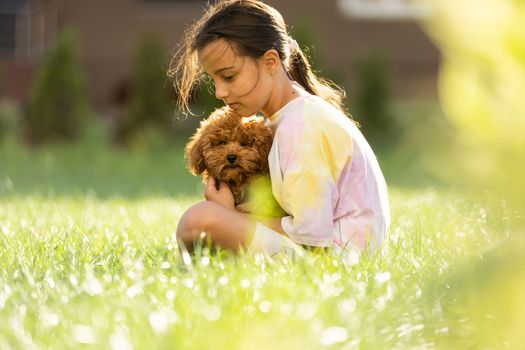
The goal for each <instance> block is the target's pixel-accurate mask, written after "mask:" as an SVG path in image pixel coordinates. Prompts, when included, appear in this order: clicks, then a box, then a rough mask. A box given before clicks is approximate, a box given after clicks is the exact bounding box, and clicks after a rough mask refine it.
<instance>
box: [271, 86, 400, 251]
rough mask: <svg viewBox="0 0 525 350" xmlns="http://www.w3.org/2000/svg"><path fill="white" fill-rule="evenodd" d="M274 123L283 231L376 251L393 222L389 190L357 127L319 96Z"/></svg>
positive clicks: (274, 171) (274, 168) (291, 105)
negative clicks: (282, 211) (368, 246)
mask: <svg viewBox="0 0 525 350" xmlns="http://www.w3.org/2000/svg"><path fill="white" fill-rule="evenodd" d="M270 121H271V122H270V125H271V126H272V128H273V130H274V132H275V136H274V140H273V144H272V148H271V151H270V155H269V165H270V176H271V181H272V191H273V194H274V196H275V198H276V199H277V201H278V202H279V204H280V205H281V207H282V208H283V209H284V210H285V211H286V212H287V213H288V214H289V215H288V216H285V217H283V218H282V219H281V225H282V227H283V230H284V231H285V233H286V234H287V235H288V236H289V237H290V239H291V240H292V241H294V242H295V243H299V244H304V245H309V246H318V247H330V246H334V247H335V246H339V247H354V248H359V249H364V248H365V247H366V246H367V245H368V244H370V247H371V248H372V249H374V248H376V247H377V246H378V245H379V244H380V243H381V241H382V238H383V237H384V235H385V232H386V230H387V228H388V226H389V224H390V208H389V204H388V195H387V186H386V183H385V179H384V177H383V174H382V172H381V169H380V168H379V164H378V162H377V159H376V157H375V155H374V153H373V152H372V149H371V148H370V146H369V145H368V142H367V141H366V140H365V138H364V137H363V135H362V134H361V132H360V131H359V129H358V128H357V127H356V125H355V124H354V123H353V122H352V121H351V120H350V119H349V118H348V117H347V116H346V115H345V114H344V113H343V112H341V111H340V110H338V109H337V108H335V107H333V106H332V105H330V104H329V103H328V102H326V101H325V100H323V99H322V98H320V97H318V96H314V95H305V96H300V97H297V98H295V99H293V100H291V101H290V102H288V103H287V104H286V105H285V106H283V107H282V108H281V109H280V110H278V111H277V112H276V113H275V114H274V115H273V116H272V117H271V118H270Z"/></svg>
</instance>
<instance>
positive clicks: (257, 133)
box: [246, 121, 273, 171]
mask: <svg viewBox="0 0 525 350" xmlns="http://www.w3.org/2000/svg"><path fill="white" fill-rule="evenodd" d="M246 130H247V132H248V133H249V134H250V135H251V136H252V137H253V139H254V148H255V149H257V151H258V152H259V156H260V157H261V159H264V160H265V162H264V163H265V164H266V166H265V169H263V170H264V171H266V170H267V169H266V168H267V164H268V162H267V160H268V154H269V153H270V149H271V148H272V141H273V134H272V131H271V129H270V127H269V126H268V125H266V124H265V123H264V122H263V121H253V122H249V123H248V124H247V125H246Z"/></svg>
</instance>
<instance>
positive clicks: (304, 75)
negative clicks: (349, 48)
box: [168, 0, 345, 114]
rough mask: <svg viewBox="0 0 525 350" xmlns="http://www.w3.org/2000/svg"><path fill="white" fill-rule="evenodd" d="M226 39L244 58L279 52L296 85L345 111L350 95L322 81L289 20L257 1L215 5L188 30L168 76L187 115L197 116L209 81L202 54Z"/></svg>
mask: <svg viewBox="0 0 525 350" xmlns="http://www.w3.org/2000/svg"><path fill="white" fill-rule="evenodd" d="M221 38H222V39H225V40H226V41H228V42H229V43H231V44H232V45H233V47H234V48H235V49H236V50H237V52H238V53H239V54H240V55H244V56H249V57H252V58H255V59H256V58H259V57H261V56H262V55H263V54H264V53H265V52H266V51H268V50H270V49H275V50H276V51H277V52H278V54H279V57H280V59H281V61H282V62H283V65H284V67H285V69H286V71H287V72H288V74H289V75H290V77H291V78H292V79H293V80H295V81H297V82H298V83H299V84H301V86H302V87H303V88H304V89H305V90H306V91H308V92H309V93H311V94H313V95H317V96H319V97H322V98H323V99H325V100H326V101H327V102H329V103H331V104H332V105H334V106H335V107H337V108H339V109H340V110H342V111H344V107H343V99H344V97H345V93H344V91H343V90H342V89H341V88H340V87H338V86H337V85H335V84H334V83H332V82H331V81H329V80H326V79H323V78H318V77H317V76H316V75H315V74H314V72H313V71H312V69H311V66H310V63H309V61H308V58H307V57H306V56H305V54H304V53H303V52H302V51H301V49H300V48H299V49H293V45H290V44H289V43H290V41H291V40H292V39H291V37H290V36H289V34H288V31H287V28H286V24H285V23H284V19H283V17H282V16H281V14H280V13H279V12H278V11H277V10H276V9H274V8H273V7H271V6H268V5H266V4H264V3H263V2H261V1H257V0H219V1H217V2H215V3H214V4H212V5H209V6H208V8H207V9H206V11H205V13H204V15H203V16H202V17H201V18H200V19H199V20H197V21H196V22H195V23H194V24H193V25H191V26H190V27H189V28H188V29H187V30H186V32H185V33H184V39H183V41H182V43H181V45H180V47H179V49H178V51H177V53H176V54H175V56H174V58H173V60H172V63H171V67H170V69H169V71H168V75H169V76H170V77H171V78H172V79H173V84H174V87H175V91H176V93H177V105H178V107H179V108H180V109H181V110H182V112H183V113H185V114H186V113H188V112H189V113H191V112H190V110H189V99H190V97H191V94H192V92H193V90H194V87H195V84H196V83H197V82H198V81H200V79H201V78H202V77H203V70H202V67H200V65H199V62H198V58H197V52H198V51H199V50H200V49H202V48H204V47H205V46H206V45H207V44H209V43H210V42H212V41H214V40H217V39H221ZM291 47H292V49H291Z"/></svg>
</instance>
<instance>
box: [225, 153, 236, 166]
mask: <svg viewBox="0 0 525 350" xmlns="http://www.w3.org/2000/svg"><path fill="white" fill-rule="evenodd" d="M226 159H228V162H230V163H231V164H233V163H235V161H236V160H237V156H236V155H235V154H228V155H227V156H226Z"/></svg>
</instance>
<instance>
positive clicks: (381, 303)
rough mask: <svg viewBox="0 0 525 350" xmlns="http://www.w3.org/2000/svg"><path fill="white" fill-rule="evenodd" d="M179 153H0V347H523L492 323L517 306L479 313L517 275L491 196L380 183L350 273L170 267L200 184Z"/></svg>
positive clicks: (208, 261) (191, 264)
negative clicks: (380, 202) (370, 230)
mask: <svg viewBox="0 0 525 350" xmlns="http://www.w3.org/2000/svg"><path fill="white" fill-rule="evenodd" d="M181 147H182V146H181V145H179V146H173V148H172V149H169V148H168V149H165V150H163V151H157V152H153V153H130V152H126V151H116V150H111V149H102V148H101V147H94V148H91V147H88V146H86V145H83V146H79V145H76V146H69V147H65V146H62V147H59V146H55V147H45V148H43V149H39V150H33V151H30V150H28V149H24V148H22V147H20V146H18V145H16V144H13V143H4V144H3V145H2V148H1V149H0V324H2V327H1V328H0V348H2V349H4V348H5V349H10V348H13V349H31V348H35V349H40V348H74V349H78V348H93V349H106V348H107V349H179V348H180V349H209V348H214V349H215V348H217V349H274V348H275V349H325V348H326V349H329V348H336V349H393V348H394V349H408V348H416V349H426V348H443V349H455V348H469V347H470V348H502V347H510V348H518V347H517V346H516V344H518V345H519V344H524V343H523V342H520V341H521V339H522V338H519V339H518V338H513V337H514V335H517V336H518V337H519V336H521V333H520V332H519V331H515V329H514V328H512V327H507V326H509V325H510V326H515V325H516V324H518V325H520V323H519V322H522V321H523V317H521V318H520V317H519V314H518V315H517V316H516V317H517V318H516V319H514V318H510V317H511V316H509V315H508V314H507V313H504V314H503V315H500V314H498V313H497V311H498V310H506V309H505V307H510V308H512V307H515V306H516V305H518V306H519V305H521V306H523V304H519V303H518V304H516V303H512V302H511V303H510V304H509V305H507V304H506V303H503V302H498V303H494V304H493V305H492V304H490V300H492V298H493V297H492V296H493V295H495V294H494V293H496V294H497V295H499V296H501V298H502V299H505V298H506V300H511V301H512V300H514V299H512V298H511V299H509V297H512V296H515V294H516V293H518V294H516V295H522V294H520V293H521V292H523V290H524V288H523V284H519V285H514V284H513V285H512V286H513V287H512V288H513V289H512V288H511V287H509V286H508V285H507V284H505V283H506V282H508V279H505V278H503V277H501V276H508V275H509V273H511V274H512V275H513V276H514V277H516V276H517V279H516V280H517V281H523V280H524V279H523V276H525V273H523V271H524V270H525V269H524V268H523V263H520V261H521V260H522V259H521V260H520V259H514V260H512V259H511V260H510V261H507V260H505V259H503V260H502V259H501V258H500V255H501V254H500V255H498V254H497V253H498V251H499V250H498V249H504V250H505V252H507V251H510V250H508V249H507V248H505V247H506V246H505V244H504V243H505V242H509V241H511V240H512V236H509V228H510V227H511V224H512V218H511V216H512V215H514V214H513V213H512V212H511V211H510V210H509V209H507V208H506V207H505V205H504V203H501V202H500V201H495V200H493V197H492V196H490V195H485V194H482V195H472V194H470V195H467V196H465V195H460V194H457V193H455V192H453V191H451V190H444V189H443V188H441V189H433V188H421V187H420V188H410V187H404V186H403V187H402V186H396V184H395V183H394V184H392V183H391V184H390V187H391V191H390V194H391V206H392V214H393V223H392V227H391V234H390V236H389V238H388V240H387V241H386V242H385V244H384V249H383V250H382V254H376V255H374V256H370V257H364V258H363V259H361V260H360V261H359V262H355V261H353V262H352V261H344V260H341V259H339V258H338V257H337V256H334V255H333V254H331V253H328V254H320V255H312V256H309V257H307V258H305V259H303V260H300V261H294V262H292V261H287V260H279V261H268V260H264V259H258V258H254V257H248V256H238V257H236V256H231V255H228V254H225V253H224V252H222V253H219V254H217V255H210V254H209V253H208V250H207V249H206V248H204V249H201V250H198V251H197V253H196V255H195V256H194V257H193V260H192V261H187V260H186V261H184V259H182V258H181V257H180V256H179V253H178V248H177V245H176V239H175V230H176V226H177V221H178V220H179V218H180V217H181V215H182V213H183V212H184V210H185V209H187V208H188V207H189V206H190V205H191V204H192V203H194V202H196V201H198V200H199V199H200V195H199V193H198V190H199V187H200V185H199V180H198V179H195V178H193V177H191V176H190V175H188V174H187V171H186V170H185V169H184V162H183V159H182V157H181ZM387 177H388V176H387ZM502 242H503V243H502ZM502 244H503V247H504V248H500V247H502ZM513 245H514V246H515V244H513ZM494 247H495V248H494ZM503 256H505V257H507V256H511V257H512V256H513V255H512V254H511V255H508V254H503ZM520 257H521V255H520ZM502 264H503V265H502ZM494 266H496V267H494ZM491 271H492V272H491ZM494 271H495V272H494ZM503 271H507V273H500V272H503ZM509 271H510V272H509ZM498 276H499V277H498ZM498 278H500V279H501V278H503V280H498ZM494 281H499V282H498V283H499V285H500V286H496V287H497V288H496V289H494V290H493V288H495V287H494V283H493V282H494ZM505 281H506V282H505ZM504 282H505V283H504ZM492 292H494V293H492ZM491 293H492V294H491ZM513 293H514V294H513ZM487 300H489V302H487ZM516 300H521V298H518V299H516ZM478 302H479V304H478ZM483 303H485V304H483ZM521 310H525V309H521ZM493 311H496V312H495V313H494V312H493Z"/></svg>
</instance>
